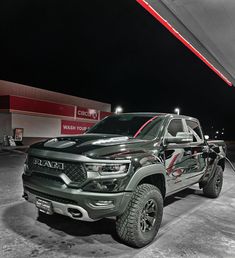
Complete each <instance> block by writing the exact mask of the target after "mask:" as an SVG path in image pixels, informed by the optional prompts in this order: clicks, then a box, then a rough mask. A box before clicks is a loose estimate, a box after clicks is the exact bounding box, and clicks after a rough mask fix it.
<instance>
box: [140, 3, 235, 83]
mask: <svg viewBox="0 0 235 258" xmlns="http://www.w3.org/2000/svg"><path fill="white" fill-rule="evenodd" d="M136 1H137V2H138V3H139V4H140V5H142V6H143V7H144V8H145V9H146V10H147V11H148V12H149V13H150V14H152V15H153V16H154V17H155V18H156V19H157V20H158V21H159V22H160V23H161V24H162V25H163V26H164V27H166V28H167V29H168V30H169V31H170V32H171V33H172V34H173V35H174V36H175V37H176V38H177V39H178V40H180V41H181V42H182V43H183V44H184V45H185V46H186V47H187V48H189V49H190V50H191V51H192V52H193V53H194V54H195V55H196V56H197V57H199V58H200V59H201V60H202V61H203V62H204V63H205V64H206V65H208V66H209V67H210V68H211V70H213V71H214V72H215V73H216V74H217V75H218V76H219V77H220V78H222V79H223V80H224V81H225V82H226V83H227V84H228V85H229V86H233V84H232V83H231V82H230V81H229V80H228V79H227V78H226V77H225V76H224V75H223V74H222V73H221V72H220V71H219V70H218V69H216V68H215V67H214V66H213V65H212V64H211V63H210V62H209V61H208V60H207V59H206V58H205V57H204V56H203V55H202V54H201V53H200V52H199V51H198V50H197V49H196V48H195V47H194V46H192V45H191V44H190V43H189V42H188V41H187V40H186V39H185V38H184V37H183V36H182V35H180V33H179V32H178V31H177V30H175V29H174V28H173V27H172V26H171V24H170V23H169V22H168V21H166V20H165V19H164V18H163V17H162V16H161V15H160V14H159V13H157V12H156V11H155V10H154V9H153V8H152V6H151V5H150V4H149V3H147V2H146V1H145V0H136Z"/></svg>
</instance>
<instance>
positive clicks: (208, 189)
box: [203, 166, 223, 198]
mask: <svg viewBox="0 0 235 258" xmlns="http://www.w3.org/2000/svg"><path fill="white" fill-rule="evenodd" d="M222 185H223V169H222V167H221V166H217V167H216V171H215V174H214V176H213V177H212V178H211V180H210V181H209V182H208V183H207V185H206V186H204V187H203V193H204V195H205V196H207V197H210V198H216V197H218V196H219V194H220V192H221V189H222Z"/></svg>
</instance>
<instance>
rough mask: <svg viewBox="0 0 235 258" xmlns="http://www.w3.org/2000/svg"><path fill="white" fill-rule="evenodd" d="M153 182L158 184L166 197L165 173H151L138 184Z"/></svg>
mask: <svg viewBox="0 0 235 258" xmlns="http://www.w3.org/2000/svg"><path fill="white" fill-rule="evenodd" d="M145 183H146V184H151V185H154V186H156V187H157V188H158V189H159V190H160V191H161V194H162V197H163V198H165V195H166V186H165V178H164V175H161V174H155V175H150V176H147V177H145V178H143V179H142V180H141V181H140V182H139V184H138V185H141V184H145Z"/></svg>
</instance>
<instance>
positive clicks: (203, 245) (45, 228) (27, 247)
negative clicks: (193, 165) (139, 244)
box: [0, 148, 235, 258]
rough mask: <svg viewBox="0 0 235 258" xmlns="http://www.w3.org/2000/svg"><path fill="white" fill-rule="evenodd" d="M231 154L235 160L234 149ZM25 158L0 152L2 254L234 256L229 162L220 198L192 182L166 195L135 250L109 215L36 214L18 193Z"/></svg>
mask: <svg viewBox="0 0 235 258" xmlns="http://www.w3.org/2000/svg"><path fill="white" fill-rule="evenodd" d="M229 155H230V158H232V159H233V160H235V148H234V149H232V148H231V149H230V152H229ZM24 159H25V154H24V153H22V152H16V151H13V152H2V153H0V258H5V257H6V258H9V257H17V258H21V257H22V258H26V257H40V258H41V257H52V258H53V257H56V258H61V257H139V258H140V257H141V258H142V257H155V258H156V257H167V258H170V257H174V258H176V257H200V258H201V257H233V258H234V257H235V187H234V186H235V172H233V171H232V170H231V168H230V166H229V165H228V164H227V166H226V170H225V173H224V185H223V189H222V192H221V195H220V197H219V198H217V199H208V198H206V197H204V196H203V195H202V191H201V190H200V189H199V188H198V187H197V186H196V185H195V186H194V187H192V188H189V189H187V190H184V191H182V192H179V193H177V194H176V195H174V196H171V197H169V198H167V199H166V200H165V207H164V216H163V221H162V226H161V228H160V231H159V233H158V235H157V237H156V238H155V240H154V241H153V243H151V244H150V245H148V246H147V247H145V248H142V249H135V248H131V247H128V246H126V245H124V244H122V243H120V242H119V240H118V238H117V236H116V233H115V223H114V220H112V219H103V220H100V221H97V222H79V221H74V220H72V219H70V218H67V217H63V216H60V215H58V216H57V215H56V216H52V217H49V218H48V219H45V218H44V219H39V218H38V216H37V210H36V208H35V207H34V206H33V205H32V204H30V203H27V202H26V201H24V200H23V198H22V197H21V196H22V191H23V189H22V183H21V174H22V170H23V163H24Z"/></svg>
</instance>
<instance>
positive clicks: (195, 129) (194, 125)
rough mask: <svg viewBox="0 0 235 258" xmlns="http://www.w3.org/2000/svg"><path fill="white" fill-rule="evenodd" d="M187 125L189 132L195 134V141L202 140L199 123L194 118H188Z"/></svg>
mask: <svg viewBox="0 0 235 258" xmlns="http://www.w3.org/2000/svg"><path fill="white" fill-rule="evenodd" d="M186 125H187V129H188V131H189V133H191V134H192V135H193V142H202V141H203V136H202V131H201V127H200V125H199V123H198V122H197V121H194V120H187V119H186Z"/></svg>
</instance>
